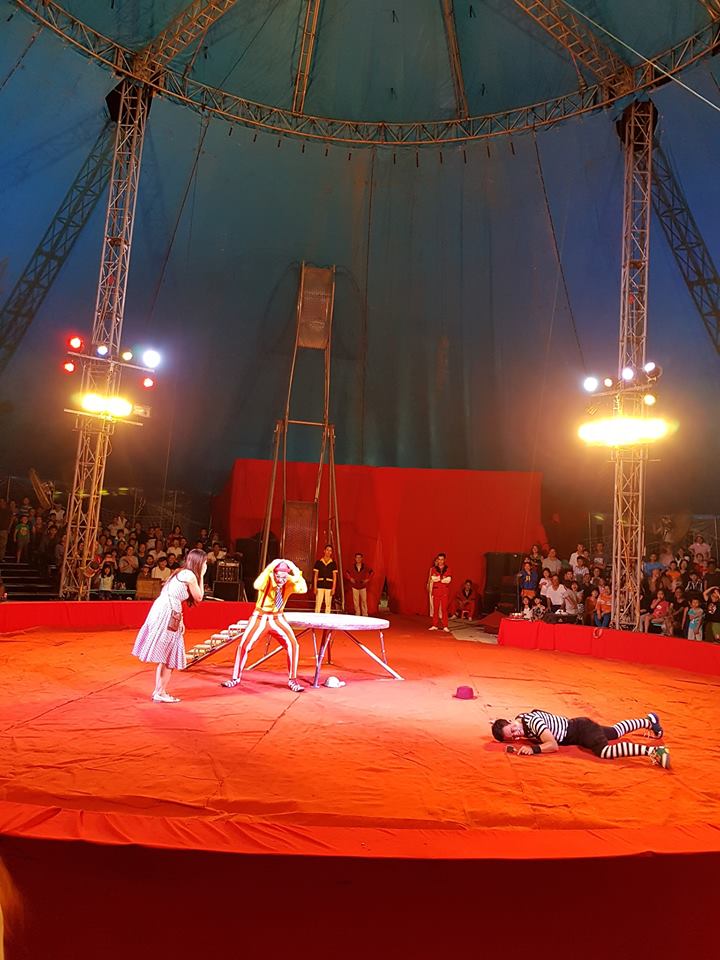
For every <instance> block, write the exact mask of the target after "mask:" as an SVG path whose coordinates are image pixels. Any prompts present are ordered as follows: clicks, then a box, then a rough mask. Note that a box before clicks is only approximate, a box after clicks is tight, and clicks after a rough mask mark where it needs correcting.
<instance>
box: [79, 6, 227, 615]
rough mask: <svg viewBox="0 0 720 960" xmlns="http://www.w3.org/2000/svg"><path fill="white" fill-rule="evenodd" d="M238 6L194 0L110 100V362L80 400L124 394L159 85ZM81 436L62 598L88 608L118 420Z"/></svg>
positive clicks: (97, 321) (105, 334)
mask: <svg viewBox="0 0 720 960" xmlns="http://www.w3.org/2000/svg"><path fill="white" fill-rule="evenodd" d="M234 3H235V0H193V2H192V3H190V4H189V5H188V6H187V7H186V8H185V9H184V10H182V11H181V12H180V13H179V14H178V15H177V16H176V17H175V18H174V19H173V20H172V21H171V22H170V24H169V25H168V26H167V28H166V29H165V30H163V31H162V33H160V34H159V35H158V37H156V38H155V40H154V41H152V42H151V43H149V44H148V45H147V46H146V47H144V48H143V49H142V50H140V51H138V52H137V53H134V54H132V55H131V56H130V62H131V63H132V66H133V70H134V74H133V75H132V76H126V77H125V79H123V80H121V81H120V83H119V85H118V86H117V87H116V89H115V90H114V91H113V93H112V94H111V95H110V97H109V103H110V109H111V114H113V115H115V116H116V130H115V140H114V144H113V148H114V149H113V157H112V168H111V174H110V189H109V196H108V205H107V213H106V216H105V235H104V238H103V249H102V257H101V261H100V278H99V281H98V290H97V299H96V303H95V314H94V320H93V329H92V337H91V350H92V351H93V354H94V353H95V351H96V350H97V347H98V346H103V347H105V348H106V354H105V356H104V357H102V358H100V357H99V356H96V355H95V356H92V357H87V358H85V360H84V363H83V372H82V386H81V390H82V393H83V394H87V393H98V394H100V395H101V396H102V397H105V398H113V397H117V395H118V393H119V390H120V378H121V373H122V367H123V364H122V362H121V359H120V338H121V336H122V326H123V319H124V316H125V295H126V292H127V281H128V272H129V269H130V251H131V249H132V236H133V227H134V224H135V205H136V202H137V191H138V185H139V182H140V165H141V162H142V151H143V143H144V140H145V130H146V127H147V120H148V115H149V112H150V104H151V101H152V96H153V91H154V89H155V88H156V86H158V85H160V84H161V83H162V79H163V75H164V71H165V70H166V69H167V67H168V65H169V64H170V62H171V61H172V60H174V59H175V57H176V56H177V55H178V53H180V52H181V50H183V49H185V47H187V46H188V45H189V44H191V43H193V42H194V41H195V40H197V39H199V38H201V37H203V36H204V35H205V34H206V33H207V31H208V29H209V28H210V26H212V24H213V23H214V22H215V21H216V20H218V19H219V18H220V17H221V16H222V15H223V14H224V13H225V12H226V11H227V10H229V9H230V7H232V6H233V4H234ZM121 63H122V58H121V59H119V60H117V61H116V64H115V66H116V68H117V69H120V66H121ZM76 429H77V430H78V445H77V455H76V459H75V473H74V477H73V486H72V492H71V494H70V498H69V500H68V512H67V529H66V533H65V537H66V539H65V553H64V556H63V565H62V571H61V575H60V595H61V596H63V597H76V598H77V599H78V600H83V599H86V598H87V597H88V595H89V592H90V580H89V577H88V576H87V575H86V573H87V570H88V564H89V561H90V560H91V558H92V557H93V555H94V547H95V539H96V536H97V531H98V525H99V521H100V504H101V500H102V488H103V481H104V479H105V468H106V465H107V458H108V454H109V452H110V438H111V437H112V434H113V432H114V429H115V420H114V419H112V418H111V417H106V416H88V417H85V416H78V417H77V422H76Z"/></svg>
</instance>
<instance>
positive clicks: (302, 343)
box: [260, 263, 345, 609]
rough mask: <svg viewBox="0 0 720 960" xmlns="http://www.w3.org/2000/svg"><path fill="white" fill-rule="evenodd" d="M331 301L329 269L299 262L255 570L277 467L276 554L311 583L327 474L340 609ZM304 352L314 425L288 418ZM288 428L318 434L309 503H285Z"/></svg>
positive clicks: (329, 534) (264, 554)
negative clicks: (311, 360)
mask: <svg viewBox="0 0 720 960" xmlns="http://www.w3.org/2000/svg"><path fill="white" fill-rule="evenodd" d="M334 301H335V267H334V266H333V267H315V266H312V265H310V264H307V263H302V264H301V267H300V282H299V285H298V295H297V306H296V330H295V345H294V348H293V355H292V362H291V364H290V377H289V381H288V391H287V400H286V402H285V416H284V417H283V419H282V420H278V421H277V423H276V424H275V436H274V451H273V465H272V474H271V478H270V489H269V491H268V499H267V508H266V511H265V524H264V528H263V538H262V548H261V553H260V569H261V570H262V569H264V568H265V566H266V564H267V563H268V547H269V543H270V527H271V524H272V514H273V505H274V501H275V491H276V486H277V479H278V477H277V474H278V466H280V468H281V484H282V487H281V492H282V525H281V532H280V555H281V556H283V557H286V558H287V559H288V560H292V561H293V562H294V563H295V564H297V566H298V567H299V568H300V569H301V570H302V572H303V576H304V577H305V579H306V580H308V579H309V582H312V569H313V565H314V563H315V560H316V558H317V553H318V540H319V536H320V520H321V517H320V496H321V491H322V483H323V477H324V475H325V471H326V469H327V495H328V519H327V528H326V529H325V530H324V535H325V537H326V542H327V543H329V544H331V546H332V548H333V553H334V555H335V562H336V563H337V565H338V594H339V598H340V603H341V607H342V608H343V609H344V607H345V590H344V584H343V576H342V552H341V548H340V522H339V517H338V505H337V486H336V482H335V427H334V425H333V424H332V423H330V353H331V345H332V321H333V305H334ZM305 351H321V352H322V354H323V358H324V382H323V399H322V414H321V416H320V417H319V418H318V419H316V420H304V419H298V418H295V417H293V415H292V411H293V403H292V401H293V388H294V385H295V375H296V373H297V367H298V361H299V360H300V357H301V354H302V353H304V352H305ZM291 428H293V430H295V428H309V429H312V430H315V431H317V432H319V434H320V446H319V456H318V468H317V477H316V481H315V491H314V496H313V499H312V500H290V499H288V485H287V463H288V459H287V458H288V434H289V432H290V429H291Z"/></svg>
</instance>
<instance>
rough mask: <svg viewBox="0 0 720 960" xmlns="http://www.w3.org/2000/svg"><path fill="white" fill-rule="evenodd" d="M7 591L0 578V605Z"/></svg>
mask: <svg viewBox="0 0 720 960" xmlns="http://www.w3.org/2000/svg"><path fill="white" fill-rule="evenodd" d="M7 598H8V595H7V590H6V589H5V584H4V583H3V578H2V577H0V603H4V602H5V600H7ZM0 936H1V932H0Z"/></svg>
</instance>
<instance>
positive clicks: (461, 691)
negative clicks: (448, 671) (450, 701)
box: [454, 687, 475, 700]
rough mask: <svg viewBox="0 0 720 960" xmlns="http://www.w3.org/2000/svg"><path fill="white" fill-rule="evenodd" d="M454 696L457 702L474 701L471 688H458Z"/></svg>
mask: <svg viewBox="0 0 720 960" xmlns="http://www.w3.org/2000/svg"><path fill="white" fill-rule="evenodd" d="M454 695H455V697H456V698H457V699H458V700H474V699H475V691H474V690H473V688H472V687H458V688H457V690H456V691H455V694H454Z"/></svg>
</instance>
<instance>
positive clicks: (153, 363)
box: [142, 350, 162, 370]
mask: <svg viewBox="0 0 720 960" xmlns="http://www.w3.org/2000/svg"><path fill="white" fill-rule="evenodd" d="M161 359H162V358H161V357H160V354H159V353H158V352H157V350H144V351H143V355H142V362H143V366H145V367H150V369H151V370H154V369H155V367H158V366H160V360H161Z"/></svg>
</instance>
